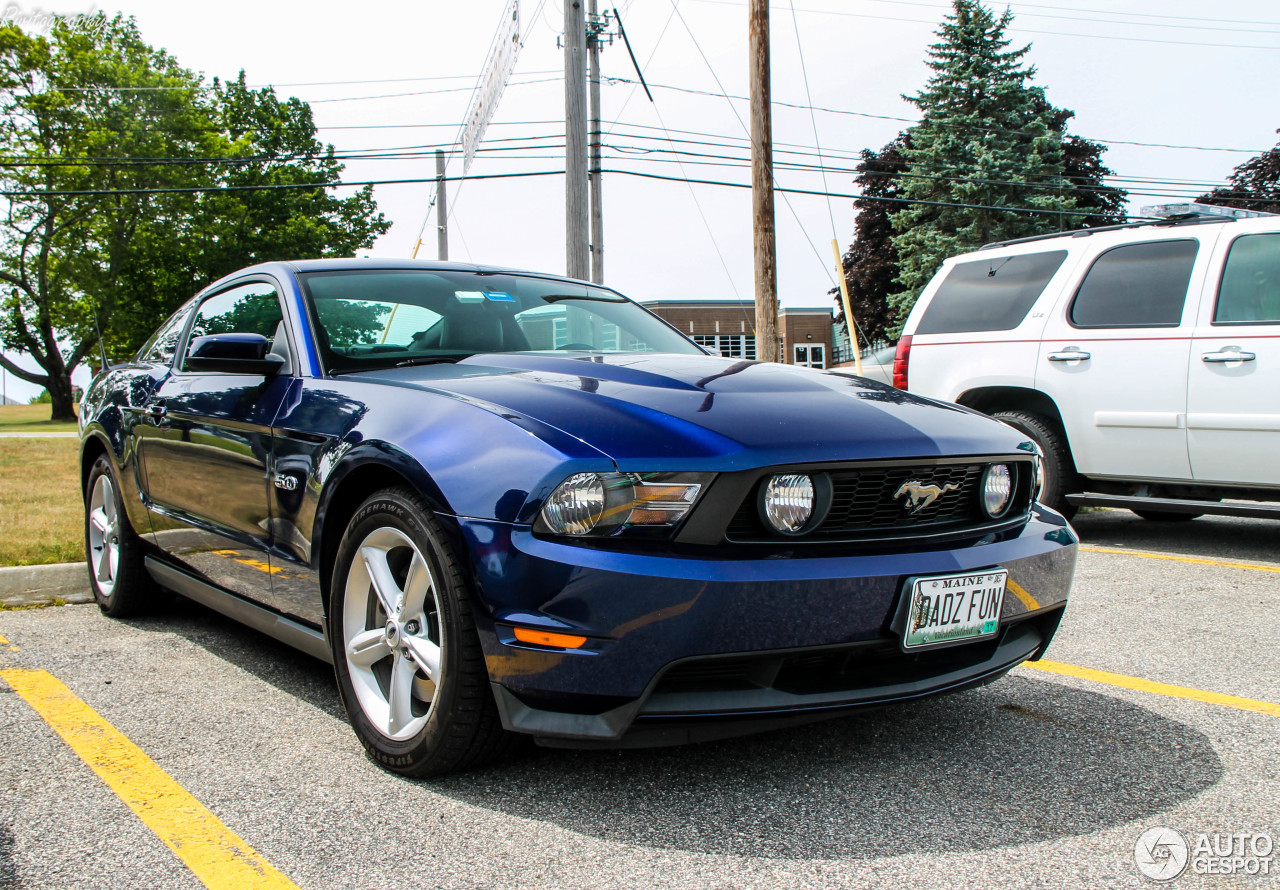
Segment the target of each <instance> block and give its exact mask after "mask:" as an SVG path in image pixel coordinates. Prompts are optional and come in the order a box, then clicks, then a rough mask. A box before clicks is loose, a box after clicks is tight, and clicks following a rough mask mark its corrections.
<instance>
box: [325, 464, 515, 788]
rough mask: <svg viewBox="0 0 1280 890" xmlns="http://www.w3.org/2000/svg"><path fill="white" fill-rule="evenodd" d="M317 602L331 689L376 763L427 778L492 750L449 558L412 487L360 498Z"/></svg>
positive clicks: (481, 678) (494, 734)
mask: <svg viewBox="0 0 1280 890" xmlns="http://www.w3.org/2000/svg"><path fill="white" fill-rule="evenodd" d="M332 590H333V595H332V600H331V604H330V611H329V622H330V632H329V639H330V644H331V645H332V647H333V656H334V666H335V669H336V673H337V679H338V690H339V693H340V694H341V696H342V702H343V705H344V706H345V707H346V710H347V716H348V718H349V719H350V721H351V725H352V727H353V728H354V729H355V731H356V735H357V736H358V737H359V738H360V742H361V743H362V744H363V745H364V748H365V750H366V751H367V752H368V753H369V756H370V757H372V758H373V759H374V760H375V761H377V762H378V763H379V764H381V765H382V766H384V767H386V768H387V769H389V770H392V771H393V772H397V773H401V774H402V775H406V776H415V777H423V776H438V775H443V774H445V773H449V772H455V771H458V770H463V769H469V768H471V767H474V766H478V765H480V764H482V763H484V762H486V761H488V760H490V759H492V758H493V757H495V756H497V755H499V754H501V753H504V752H505V751H506V750H507V748H508V747H509V746H510V745H511V744H512V742H513V740H514V738H515V737H514V734H512V733H508V732H506V731H505V730H504V729H503V728H502V724H501V721H500V720H499V717H498V711H497V706H496V705H495V704H494V701H493V695H492V693H491V692H490V690H489V675H488V671H487V669H486V667H485V662H484V654H483V653H482V652H481V649H480V640H479V638H478V637H477V635H476V630H475V625H474V621H473V618H472V613H471V596H470V591H469V589H468V586H467V583H466V581H465V579H464V578H463V577H462V574H461V572H460V571H459V570H458V565H457V561H456V559H455V557H454V555H453V553H452V550H451V548H450V547H449V544H448V542H447V541H446V539H445V537H444V535H443V534H442V533H441V530H440V527H439V525H438V524H437V523H436V521H435V519H434V518H433V517H432V514H431V510H430V508H429V507H428V505H427V504H426V503H425V502H424V501H423V500H422V499H421V498H420V497H418V495H417V494H416V493H415V492H413V491H411V490H409V489H403V488H395V489H388V490H386V491H381V492H378V493H377V494H375V495H373V497H371V498H369V499H368V500H367V501H365V502H364V504H363V505H362V506H361V507H360V509H359V510H357V511H356V514H355V516H354V517H353V518H352V520H351V522H350V524H349V525H348V526H347V530H346V533H345V534H344V535H343V538H342V542H341V544H339V547H338V554H337V560H336V563H335V566H334V573H333V581H332Z"/></svg>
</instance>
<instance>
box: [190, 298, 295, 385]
mask: <svg viewBox="0 0 1280 890" xmlns="http://www.w3.org/2000/svg"><path fill="white" fill-rule="evenodd" d="M283 321H284V314H283V313H282V312H281V310H280V300H279V298H278V297H277V296H276V289H275V288H274V287H272V286H271V285H269V284H267V283H265V282H262V281H255V282H253V283H252V284H244V285H241V286H240V287H233V288H231V289H230V290H224V291H223V292H222V293H219V294H214V295H213V296H212V297H209V298H208V299H207V300H205V301H204V302H203V303H201V304H200V308H199V309H197V310H196V317H195V320H194V321H192V323H191V334H190V336H188V338H187V342H188V343H190V342H191V341H192V340H194V339H195V338H196V337H204V336H206V335H208V334H261V335H262V336H264V337H266V338H267V339H268V340H273V339H274V338H275V336H276V334H277V333H278V331H279V329H280V325H281V323H282V322H283ZM186 365H187V360H186V357H185V356H184V357H183V360H182V369H183V370H184V371H185V370H187V367H186Z"/></svg>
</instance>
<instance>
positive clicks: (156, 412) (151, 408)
mask: <svg viewBox="0 0 1280 890" xmlns="http://www.w3.org/2000/svg"><path fill="white" fill-rule="evenodd" d="M168 413H169V409H168V408H167V407H166V406H165V403H164V402H152V403H151V404H150V405H148V406H147V416H148V417H150V418H151V419H152V420H154V421H157V422H158V421H161V420H164V417H165V415H166V414H168Z"/></svg>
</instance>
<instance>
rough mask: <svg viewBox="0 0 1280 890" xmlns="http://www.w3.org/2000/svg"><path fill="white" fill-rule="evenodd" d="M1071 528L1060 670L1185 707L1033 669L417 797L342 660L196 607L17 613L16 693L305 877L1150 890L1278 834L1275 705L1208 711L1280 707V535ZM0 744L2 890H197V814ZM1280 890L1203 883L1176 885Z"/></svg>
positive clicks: (1183, 880) (569, 760) (12, 721)
mask: <svg viewBox="0 0 1280 890" xmlns="http://www.w3.org/2000/svg"><path fill="white" fill-rule="evenodd" d="M1077 527H1078V529H1079V531H1080V532H1081V534H1082V536H1083V537H1084V539H1085V546H1084V548H1083V549H1082V552H1081V554H1080V563H1079V571H1078V574H1077V579H1076V584H1075V588H1074V591H1073V594H1072V600H1071V604H1070V606H1069V608H1068V613H1067V616H1066V619H1065V621H1064V624H1063V627H1062V629H1061V631H1060V633H1059V635H1058V638H1057V640H1056V641H1055V643H1054V645H1053V647H1052V649H1051V650H1050V652H1049V654H1048V656H1047V657H1048V658H1049V659H1052V660H1053V661H1054V662H1057V663H1061V664H1065V665H1070V666H1077V667H1082V668H1090V669H1095V670H1099V671H1106V672H1112V673H1114V674H1116V675H1122V677H1124V678H1131V679H1134V680H1138V681H1141V680H1149V681H1156V682H1158V683H1163V684H1171V687H1179V688H1182V689H1184V690H1185V693H1176V692H1175V693H1161V692H1150V691H1141V690H1140V689H1134V688H1126V687H1125V686H1124V685H1123V684H1122V685H1116V684H1115V683H1112V682H1098V681H1097V680H1094V679H1081V678H1077V677H1071V676H1063V675H1061V674H1056V673H1048V672H1046V671H1043V670H1037V669H1033V668H1019V669H1018V670H1016V671H1015V672H1014V673H1013V674H1011V675H1010V676H1009V677H1007V678H1005V679H1004V680H1001V681H999V682H997V683H995V684H993V685H991V686H988V687H984V688H982V689H978V690H972V691H968V692H963V693H959V694H956V695H952V696H948V697H944V698H938V699H933V700H929V701H926V702H919V703H914V704H908V705H901V706H895V707H891V708H886V709H883V710H880V711H875V712H871V713H867V714H864V715H862V716H859V717H854V718H847V719H841V720H837V721H833V722H827V723H821V724H816V725H813V726H809V727H805V728H802V729H796V730H789V731H781V732H775V733H771V734H766V735H760V736H755V737H750V738H745V739H738V740H733V741H728V742H720V743H715V744H707V745H700V746H691V747H684V748H669V749H659V750H650V751H626V752H598V751H597V752H573V751H559V750H545V749H537V748H532V747H530V748H529V749H527V750H525V751H524V752H522V753H521V754H519V755H518V756H516V757H515V758H514V759H512V760H510V761H508V762H505V763H503V764H500V765H496V766H493V767H490V768H488V769H485V770H483V771H480V772H474V773H469V774H465V775H461V776H456V777H451V778H449V779H445V780H437V781H409V780H406V779H401V778H398V777H395V776H392V775H389V774H387V773H385V772H383V771H381V770H380V769H378V768H377V767H375V766H374V765H373V764H372V763H370V762H369V761H368V760H367V759H366V758H365V757H364V755H363V753H362V751H361V748H360V746H359V744H358V743H357V741H356V738H355V736H354V735H353V734H352V732H351V731H350V729H349V728H348V727H347V725H346V722H345V718H344V716H343V714H342V710H341V705H340V703H339V701H338V697H337V692H336V689H335V686H334V683H333V679H332V674H331V670H330V668H328V667H327V666H325V665H323V664H321V663H319V662H316V661H313V660H311V659H309V658H308V657H306V656H304V655H301V654H299V653H296V652H294V651H292V650H290V649H288V648H287V647H285V646H283V645H281V644H278V643H276V642H274V641H272V640H270V639H268V638H266V637H263V636H261V635H259V634H256V633H254V632H252V631H249V630H247V629H244V628H241V627H239V626H238V625H235V624H233V623H231V622H229V621H227V620H225V619H223V618H221V617H219V616H217V615H216V614H214V613H211V612H208V611H207V610H204V609H202V608H200V607H198V606H195V605H192V604H189V603H185V602H182V601H179V603H178V604H176V605H175V606H174V607H173V608H171V609H170V610H168V611H167V612H166V613H165V614H163V615H159V616H156V617H153V618H147V619H139V620H131V621H124V622H120V621H110V620H108V619H106V618H104V617H102V616H101V615H100V614H99V613H98V611H97V609H96V608H95V607H94V606H92V605H74V606H63V607H51V608H45V609H36V610H29V611H13V612H2V613H0V676H10V677H16V676H18V674H12V673H10V674H7V675H6V674H4V673H3V672H5V671H13V670H14V669H18V670H22V669H26V670H32V671H47V672H48V673H49V674H50V675H52V677H53V678H56V680H57V681H59V682H60V683H61V684H65V686H66V687H67V688H68V689H69V690H70V692H71V693H73V694H74V696H75V697H76V698H78V699H79V700H80V701H83V702H84V703H85V704H86V705H87V706H88V707H89V708H91V709H92V710H93V712H96V714H97V715H100V716H101V718H102V719H103V720H104V721H105V722H106V723H108V724H109V725H110V727H113V728H114V730H116V731H118V732H119V733H120V734H122V735H123V736H124V737H126V738H127V740H128V741H129V742H131V743H132V744H133V745H136V746H137V748H139V749H141V752H145V755H146V757H149V758H150V761H151V762H153V764H154V765H155V767H157V768H158V769H159V770H163V772H164V773H167V775H168V776H169V777H171V778H172V780H174V781H176V783H177V785H178V786H180V788H181V789H183V790H184V792H185V793H187V794H189V795H190V796H191V798H192V799H193V800H194V801H198V804H199V805H203V807H204V808H207V810H208V812H209V813H211V814H213V815H214V816H216V819H217V820H220V823H221V824H223V825H225V827H226V829H227V830H228V831H229V832H230V833H232V835H233V836H234V837H235V838H236V839H238V840H239V841H241V842H243V844H245V845H247V846H249V847H251V848H252V850H253V851H255V852H256V854H257V855H259V856H260V857H261V859H262V860H264V861H265V862H267V863H269V864H270V866H271V867H272V868H273V869H275V870H278V872H279V874H281V875H283V876H287V881H290V882H292V883H293V884H296V885H297V886H299V887H304V888H393V887H394V888H407V887H413V888H419V887H423V888H425V887H448V888H472V887H474V888H479V887H513V888H515V887H522V888H523V887H528V888H544V887H545V888H552V887H557V888H558V887H564V888H577V887H584V888H588V887H589V888H597V887H599V888H606V887H607V888H613V887H617V888H643V887H663V888H667V887H670V888H695V887H696V888H702V887H706V888H730V887H732V888H738V887H761V888H765V887H768V888H775V887H786V888H789V887H824V888H825V887H841V888H843V887H886V888H899V887H912V888H915V887H920V888H932V887H939V888H941V887H979V888H980V887H1046V888H1048V887H1088V888H1094V887H1135V886H1158V885H1156V884H1154V883H1152V882H1151V881H1149V880H1148V879H1146V878H1144V877H1142V876H1141V875H1140V874H1139V872H1138V870H1137V868H1136V866H1135V860H1134V846H1135V842H1136V841H1137V839H1138V837H1139V835H1141V834H1142V833H1143V832H1144V831H1146V830H1147V829H1149V828H1152V827H1156V826H1164V827H1170V828H1173V829H1176V830H1178V831H1181V832H1183V833H1185V834H1186V835H1188V836H1194V835H1196V834H1197V833H1200V832H1220V833H1225V832H1269V833H1270V836H1271V837H1273V838H1274V837H1276V835H1277V834H1280V709H1277V710H1276V711H1275V712H1273V713H1267V712H1265V709H1264V712H1258V711H1251V710H1245V709H1242V707H1240V706H1238V705H1233V704H1229V703H1228V704H1223V703H1219V702H1218V701H1217V700H1215V699H1213V698H1212V694H1215V693H1216V694H1225V695H1227V696H1234V697H1237V698H1236V699H1232V700H1230V701H1237V702H1238V701H1244V700H1248V701H1253V702H1256V703H1261V704H1262V705H1266V704H1267V703H1280V671H1277V669H1276V668H1277V655H1276V652H1277V647H1276V633H1275V621H1274V615H1275V614H1276V613H1277V611H1278V610H1280V571H1272V570H1271V569H1276V570H1280V560H1278V559H1277V549H1276V546H1275V544H1276V541H1277V536H1280V526H1276V525H1275V524H1269V523H1266V522H1260V521H1251V520H1234V519H1201V520H1197V521H1195V522H1191V523H1184V524H1177V525H1157V524H1154V523H1147V522H1145V521H1143V520H1139V519H1136V518H1133V519H1132V520H1131V519H1130V518H1129V514H1127V513H1122V512H1121V511H1113V512H1111V513H1097V514H1086V515H1083V516H1081V517H1080V518H1079V521H1078V523H1077ZM22 676H29V675H26V674H23V675H22ZM30 676H33V675H30ZM1171 687H1161V688H1165V689H1167V688H1171ZM1200 693H1206V694H1208V695H1207V696H1206V695H1200V696H1199V697H1197V695H1198V694H1200ZM1206 698H1207V699H1209V700H1206ZM1272 707H1275V706H1274V704H1273V705H1272ZM0 745H2V746H3V756H2V757H0V887H4V888H9V887H12V888H63V887H65V888H72V887H75V888H98V887H102V888H112V890H125V888H148V890H150V888H170V887H173V888H180V887H181V888H185V887H200V886H202V883H201V879H198V878H197V877H196V872H195V871H193V870H192V869H191V868H189V867H188V866H187V865H186V864H184V862H185V861H186V860H183V859H181V858H180V857H179V855H178V853H180V852H182V851H181V849H180V848H181V847H182V843H183V841H182V835H181V830H180V829H181V826H179V830H178V835H176V836H177V837H178V840H177V841H176V842H175V841H173V838H174V837H175V835H173V834H172V833H170V834H169V835H168V837H169V839H170V842H171V843H175V844H176V846H177V848H179V849H171V848H170V847H167V846H166V845H165V843H164V842H163V841H162V840H161V836H162V835H161V834H160V833H157V832H156V831H153V830H152V829H151V828H149V827H148V824H146V823H145V822H144V820H143V818H141V817H140V815H139V814H138V813H137V812H135V811H134V810H131V809H130V807H129V806H128V805H127V803H126V800H125V799H124V798H122V797H121V796H120V795H119V794H117V793H116V792H115V791H113V790H112V787H109V785H108V784H107V783H106V782H105V781H104V779H102V778H99V776H100V775H101V773H95V771H94V769H93V768H92V764H91V763H89V762H88V761H87V760H86V759H85V758H84V757H82V756H81V755H79V754H77V753H75V750H73V748H72V747H71V746H70V745H69V744H68V743H67V742H66V741H64V739H63V738H62V737H60V736H59V735H58V734H57V733H56V732H55V731H54V728H53V725H52V724H51V722H50V721H49V718H47V717H45V716H41V714H40V713H38V712H37V710H36V708H35V707H33V706H32V705H31V703H30V702H29V701H28V700H26V699H25V698H24V697H22V696H20V695H19V694H16V693H15V691H14V689H13V688H12V684H6V683H3V682H0ZM90 759H92V758H90ZM99 766H101V764H99ZM1274 858H1275V865H1276V868H1277V870H1278V871H1280V853H1278V854H1277V855H1276V856H1275V857H1274ZM204 881H205V884H206V885H208V886H214V884H211V883H209V879H208V878H207V876H206V878H205V879H204ZM1278 882H1280V878H1277V877H1276V876H1275V875H1269V876H1265V877H1246V876H1240V875H1235V876H1220V875H1196V874H1192V873H1191V872H1190V870H1189V871H1188V873H1186V874H1184V875H1183V876H1182V877H1180V878H1178V879H1177V880H1176V881H1174V882H1173V883H1172V885H1171V886H1175V887H1196V886H1203V887H1213V888H1228V887H1237V886H1245V887H1253V886H1274V885H1276V884H1277V883H1278ZM264 886H265V884H264ZM272 886H281V885H279V884H273V885H272Z"/></svg>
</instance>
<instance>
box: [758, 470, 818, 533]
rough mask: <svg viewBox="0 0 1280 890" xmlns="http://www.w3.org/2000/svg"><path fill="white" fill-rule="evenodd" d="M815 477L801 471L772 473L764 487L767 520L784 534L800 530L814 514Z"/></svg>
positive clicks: (763, 510) (764, 508) (763, 508)
mask: <svg viewBox="0 0 1280 890" xmlns="http://www.w3.org/2000/svg"><path fill="white" fill-rule="evenodd" d="M815 500H816V495H815V492H814V487H813V479H812V478H810V477H809V476H805V475H803V474H799V473H788V474H784V475H781V476H771V477H769V479H768V480H767V481H766V482H765V484H764V485H763V486H762V487H761V489H760V506H761V512H762V513H763V514H764V518H765V520H766V521H767V522H768V523H769V525H771V526H773V528H774V530H775V531H778V532H781V533H782V534H784V535H794V534H797V533H799V532H800V531H801V530H802V529H803V528H804V527H805V525H806V524H808V522H809V520H810V519H811V518H812V517H813V506H814V502H815Z"/></svg>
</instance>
